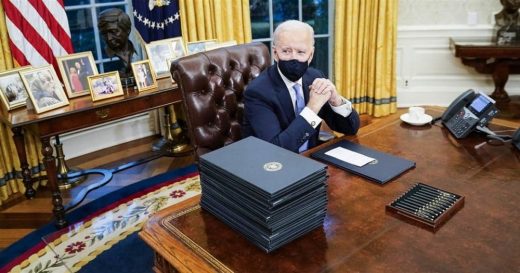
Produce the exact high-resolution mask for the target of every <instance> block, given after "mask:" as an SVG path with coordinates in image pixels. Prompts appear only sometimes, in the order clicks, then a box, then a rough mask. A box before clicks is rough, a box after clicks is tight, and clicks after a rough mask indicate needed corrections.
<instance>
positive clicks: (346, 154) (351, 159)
mask: <svg viewBox="0 0 520 273" xmlns="http://www.w3.org/2000/svg"><path fill="white" fill-rule="evenodd" d="M325 154H326V155H328V156H332V157H335V158H337V159H339V160H341V161H344V162H347V163H350V164H352V165H356V166H358V167H362V166H364V165H365V164H367V163H368V162H370V161H372V160H374V159H373V158H371V157H368V156H366V155H363V154H360V153H356V152H354V151H351V150H349V149H345V148H343V147H336V148H334V149H332V150H330V151H328V152H326V153H325Z"/></svg>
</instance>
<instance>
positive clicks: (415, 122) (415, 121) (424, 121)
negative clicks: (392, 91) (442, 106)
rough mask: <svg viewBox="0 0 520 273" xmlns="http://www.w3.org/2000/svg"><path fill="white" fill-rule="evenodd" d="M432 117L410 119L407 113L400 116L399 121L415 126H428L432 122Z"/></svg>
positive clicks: (423, 116) (424, 116) (422, 116)
mask: <svg viewBox="0 0 520 273" xmlns="http://www.w3.org/2000/svg"><path fill="white" fill-rule="evenodd" d="M432 119H433V118H432V116H430V115H427V114H423V115H421V116H420V117H419V119H411V118H410V115H409V114H408V113H404V114H402V115H401V120H402V121H404V122H406V123H408V124H410V125H415V126H422V125H425V124H428V123H430V122H431V121H432Z"/></svg>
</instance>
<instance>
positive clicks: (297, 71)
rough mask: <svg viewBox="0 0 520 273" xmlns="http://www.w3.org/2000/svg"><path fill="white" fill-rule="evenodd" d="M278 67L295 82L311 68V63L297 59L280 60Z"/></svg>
mask: <svg viewBox="0 0 520 273" xmlns="http://www.w3.org/2000/svg"><path fill="white" fill-rule="evenodd" d="M278 68H279V69H280V71H281V72H282V74H283V75H284V76H285V77H287V79H289V80H291V81H293V82H295V81H297V80H299V79H300V78H301V77H303V74H305V71H307V68H309V63H308V62H307V61H305V62H300V61H298V60H296V59H293V60H288V61H282V60H278Z"/></svg>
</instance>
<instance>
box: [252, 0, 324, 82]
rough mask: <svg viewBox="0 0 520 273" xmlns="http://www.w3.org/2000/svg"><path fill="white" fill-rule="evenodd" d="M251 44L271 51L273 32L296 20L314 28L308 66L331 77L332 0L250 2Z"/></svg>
mask: <svg viewBox="0 0 520 273" xmlns="http://www.w3.org/2000/svg"><path fill="white" fill-rule="evenodd" d="M249 5H250V9H251V29H252V31H251V32H252V34H253V41H257V42H263V43H264V44H265V45H267V47H268V48H269V49H271V43H272V37H271V34H272V33H273V30H274V29H275V28H276V26H278V24H280V23H282V22H283V21H285V20H289V19H295V20H300V21H303V22H306V23H308V24H309V25H311V26H312V27H313V28H314V36H315V41H316V44H315V51H314V58H313V60H312V63H311V66H313V67H316V68H318V69H319V70H321V71H323V73H325V75H327V77H330V75H331V71H332V61H331V59H332V50H331V48H332V35H331V31H332V16H331V15H332V14H331V13H330V8H331V7H332V5H333V3H332V0H250V1H249Z"/></svg>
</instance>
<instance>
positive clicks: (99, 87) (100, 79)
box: [87, 71, 124, 101]
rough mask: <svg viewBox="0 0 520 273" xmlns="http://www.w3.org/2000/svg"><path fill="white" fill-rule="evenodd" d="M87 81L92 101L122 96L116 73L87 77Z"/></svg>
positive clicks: (121, 87)
mask: <svg viewBox="0 0 520 273" xmlns="http://www.w3.org/2000/svg"><path fill="white" fill-rule="evenodd" d="M87 79H88V86H89V89H90V95H91V96H92V101H99V100H104V99H108V98H112V97H117V96H122V95H124V91H123V86H122V85H121V79H120V78H119V72H118V71H112V72H107V73H103V74H98V75H93V76H88V77H87Z"/></svg>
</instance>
